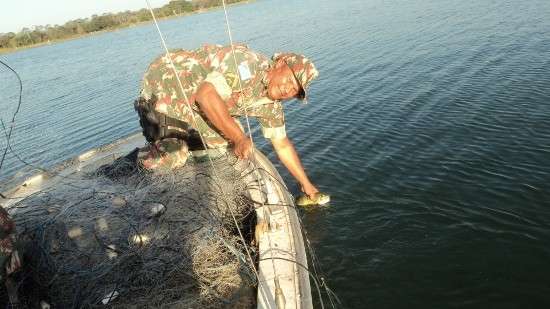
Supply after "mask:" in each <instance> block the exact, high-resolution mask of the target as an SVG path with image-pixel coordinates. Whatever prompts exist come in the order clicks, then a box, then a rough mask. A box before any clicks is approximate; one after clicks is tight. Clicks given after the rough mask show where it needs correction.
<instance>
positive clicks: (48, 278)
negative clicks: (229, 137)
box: [9, 154, 257, 308]
mask: <svg viewBox="0 0 550 309" xmlns="http://www.w3.org/2000/svg"><path fill="white" fill-rule="evenodd" d="M129 163H130V165H128V164H129ZM213 163H214V166H212V165H211V163H210V162H208V161H207V160H203V162H199V161H198V160H193V159H190V160H189V162H188V163H187V164H186V166H185V167H183V168H180V169H178V170H175V171H173V172H169V173H150V172H143V171H140V170H138V169H135V168H134V167H133V165H132V162H129V161H128V160H127V159H118V160H115V161H114V162H113V163H109V164H107V165H104V166H103V167H102V168H100V169H95V168H94V169H87V170H86V169H84V170H81V171H76V172H74V173H71V174H68V175H67V176H65V177H61V178H60V179H59V180H58V181H56V182H55V183H54V184H50V185H49V186H47V187H45V188H43V189H41V190H40V191H38V192H36V193H34V194H32V195H30V196H28V197H26V198H25V199H23V200H21V201H19V202H17V203H16V204H14V205H13V206H12V207H11V208H10V210H9V211H10V214H11V215H12V216H13V218H14V220H15V221H16V224H17V231H18V235H19V238H20V240H21V241H22V243H23V244H24V248H25V249H24V252H25V267H24V270H23V271H22V272H21V273H20V274H18V277H17V280H18V283H20V284H21V285H20V287H19V293H20V295H19V297H20V299H21V301H22V302H26V303H39V302H40V301H45V302H47V303H48V304H50V305H51V306H52V307H53V308H82V307H96V306H97V307H119V308H124V307H133V308H145V307H161V306H167V307H178V308H208V307H212V308H219V307H252V306H253V305H254V303H255V286H256V284H257V283H256V279H255V271H254V267H253V265H252V263H251V261H250V258H249V255H248V253H247V252H246V250H245V244H244V243H243V241H242V239H241V237H240V235H239V233H238V230H237V228H236V225H238V226H239V229H240V230H241V231H242V232H243V236H244V239H245V241H246V246H247V247H248V250H249V251H250V254H251V256H252V258H253V259H255V257H254V256H255V249H254V248H251V247H250V246H249V244H250V242H251V237H252V235H253V233H252V232H251V231H252V227H253V226H254V224H255V222H254V220H255V215H254V207H253V206H254V205H253V203H252V202H251V200H250V198H249V195H248V194H247V191H248V190H250V189H251V188H252V189H253V187H254V186H256V185H255V184H254V183H246V181H244V180H243V179H244V176H245V174H247V173H248V172H247V170H248V169H247V168H244V167H243V166H240V165H241V164H244V163H239V162H238V161H237V160H236V159H235V158H234V157H232V156H230V155H228V154H226V155H223V156H222V157H220V158H217V159H214V162H213ZM96 167H97V166H96ZM213 168H214V169H215V171H214V170H213Z"/></svg>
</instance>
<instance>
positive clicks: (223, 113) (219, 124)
mask: <svg viewBox="0 0 550 309" xmlns="http://www.w3.org/2000/svg"><path fill="white" fill-rule="evenodd" d="M196 100H197V102H198V103H199V108H200V109H201V111H203V112H204V114H205V115H206V117H208V120H210V122H212V124H213V125H214V126H215V127H216V129H218V130H220V131H221V132H222V133H223V135H224V136H225V137H226V138H228V139H229V140H230V141H231V142H232V143H233V144H234V145H235V154H236V155H237V156H238V157H239V158H248V156H249V154H250V152H251V151H252V142H251V140H250V138H248V137H247V136H246V135H245V134H244V132H243V131H242V130H241V128H240V127H239V126H238V125H237V123H236V122H235V120H234V119H233V118H232V117H231V115H229V110H228V109H227V106H226V105H225V102H224V101H223V100H222V98H221V97H220V95H219V94H218V92H217V91H216V88H214V86H213V85H212V84H210V83H209V82H204V83H202V85H201V86H200V87H199V89H198V91H197V96H196Z"/></svg>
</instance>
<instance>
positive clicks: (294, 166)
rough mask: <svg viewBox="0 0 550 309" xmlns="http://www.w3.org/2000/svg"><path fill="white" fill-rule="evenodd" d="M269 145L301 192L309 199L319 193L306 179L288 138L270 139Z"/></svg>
mask: <svg viewBox="0 0 550 309" xmlns="http://www.w3.org/2000/svg"><path fill="white" fill-rule="evenodd" d="M271 144H272V145H273V148H274V149H275V152H276V153H277V156H278V157H279V160H281V162H282V163H283V164H284V166H285V167H286V168H287V169H288V171H289V172H290V174H292V176H294V178H295V179H296V180H297V181H298V183H299V184H300V186H301V189H302V191H303V192H304V193H305V194H307V195H308V196H310V197H311V196H313V195H314V194H315V193H317V192H319V190H317V188H316V187H315V186H314V185H313V184H312V183H311V181H310V180H309V178H308V177H307V174H306V172H305V170H304V168H303V166H302V163H301V162H300V158H299V157H298V153H297V152H296V149H295V148H294V145H293V144H292V142H291V141H290V140H289V139H288V137H284V138H281V139H271Z"/></svg>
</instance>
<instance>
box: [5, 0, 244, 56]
mask: <svg viewBox="0 0 550 309" xmlns="http://www.w3.org/2000/svg"><path fill="white" fill-rule="evenodd" d="M242 1H246V0H226V3H228V4H229V3H235V2H242ZM220 5H221V0H191V1H186V0H173V1H170V3H168V4H166V5H165V6H163V7H161V8H156V9H154V10H153V11H154V13H155V16H156V17H157V18H163V17H168V16H173V15H180V14H185V13H191V12H194V11H198V10H202V9H206V8H210V7H215V6H220ZM152 19H153V18H152V17H151V13H150V12H149V10H148V9H141V10H139V11H126V12H122V13H117V14H111V13H106V14H103V15H101V16H98V15H93V16H92V17H89V18H80V19H76V20H71V21H69V22H67V23H65V24H64V25H62V26H59V25H55V26H51V25H46V26H34V27H33V29H29V28H24V29H23V30H21V31H20V32H18V33H13V32H9V33H0V48H3V49H6V48H7V49H12V48H18V47H23V46H30V45H35V44H41V43H47V42H50V41H55V40H62V39H67V38H72V37H77V36H81V35H85V34H88V33H93V32H97V31H104V30H113V29H117V28H123V27H128V26H131V25H134V24H137V23H141V22H146V21H149V20H152Z"/></svg>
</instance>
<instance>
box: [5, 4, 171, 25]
mask: <svg viewBox="0 0 550 309" xmlns="http://www.w3.org/2000/svg"><path fill="white" fill-rule="evenodd" d="M168 2H170V0H149V3H151V6H152V7H154V8H155V7H160V6H163V5H165V4H167V3H168ZM146 7H147V2H145V0H2V5H1V6H0V33H5V32H18V31H21V29H23V28H24V27H27V28H31V27H32V26H45V25H47V24H50V25H55V24H58V25H63V24H64V23H66V22H67V21H69V20H74V19H78V18H86V17H90V16H92V15H94V14H97V15H101V14H103V13H109V12H112V13H118V12H123V11H126V10H130V11H135V10H139V9H142V8H146Z"/></svg>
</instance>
